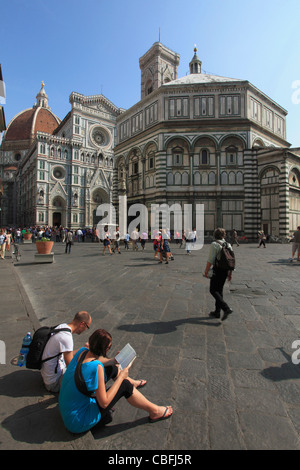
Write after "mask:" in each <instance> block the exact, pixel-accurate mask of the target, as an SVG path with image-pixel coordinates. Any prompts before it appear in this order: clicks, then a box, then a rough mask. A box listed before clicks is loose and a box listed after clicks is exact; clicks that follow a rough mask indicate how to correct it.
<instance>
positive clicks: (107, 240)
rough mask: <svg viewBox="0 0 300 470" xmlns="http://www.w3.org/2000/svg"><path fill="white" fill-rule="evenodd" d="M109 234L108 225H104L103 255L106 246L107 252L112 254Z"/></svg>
mask: <svg viewBox="0 0 300 470" xmlns="http://www.w3.org/2000/svg"><path fill="white" fill-rule="evenodd" d="M110 243H111V241H110V234H109V231H108V226H107V225H105V227H104V240H103V252H102V254H103V256H104V255H105V250H106V248H107V249H108V251H109V253H110V254H111V255H112V252H111V248H110Z"/></svg>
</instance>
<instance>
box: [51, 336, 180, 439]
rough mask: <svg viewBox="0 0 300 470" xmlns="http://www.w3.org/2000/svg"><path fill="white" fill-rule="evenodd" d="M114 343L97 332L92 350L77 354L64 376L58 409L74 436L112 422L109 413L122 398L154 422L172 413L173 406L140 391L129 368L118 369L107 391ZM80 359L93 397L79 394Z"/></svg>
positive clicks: (80, 351)
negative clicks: (107, 368) (105, 362)
mask: <svg viewBox="0 0 300 470" xmlns="http://www.w3.org/2000/svg"><path fill="white" fill-rule="evenodd" d="M111 344H112V337H111V335H110V334H109V333H108V332H107V331H105V330H102V329H98V330H96V331H95V332H94V333H93V334H92V335H91V336H90V338H89V348H88V349H87V348H81V349H80V350H79V351H78V352H77V354H76V355H75V356H74V358H73V360H72V362H71V363H70V365H69V366H68V368H67V371H66V373H65V374H64V377H63V380H62V384H61V389H60V394H59V410H60V413H61V416H62V419H63V421H64V424H65V426H66V428H67V429H68V430H69V431H70V432H72V433H82V432H86V431H88V430H89V429H92V428H95V426H96V425H97V424H99V425H100V426H101V425H104V424H107V423H108V422H110V421H111V420H112V419H111V414H110V410H111V409H112V407H113V406H114V405H115V403H117V402H118V400H119V399H120V398H121V397H125V398H126V399H127V401H128V403H129V404H130V405H132V406H133V407H135V408H139V409H142V410H144V411H147V412H148V414H149V416H148V419H149V421H150V422H151V423H155V422H157V421H161V420H162V419H167V418H170V416H171V415H172V413H173V409H172V407H171V406H158V405H156V404H154V403H152V402H150V401H149V400H148V399H147V398H145V397H144V395H142V394H141V393H140V391H139V390H138V389H137V388H138V387H139V386H140V384H142V382H143V381H139V380H133V379H131V378H130V377H129V368H128V367H127V368H125V369H122V370H119V369H118V371H117V375H116V376H114V377H112V378H114V383H113V385H112V386H111V387H110V388H108V389H107V388H106V382H107V381H108V379H109V378H110V377H108V376H107V373H105V372H104V365H103V359H105V358H106V356H107V353H108V351H109V349H110V347H111ZM78 360H80V362H81V361H82V365H81V372H82V374H81V375H82V379H83V382H84V384H85V388H87V389H88V391H91V392H94V396H93V397H90V396H87V395H85V394H83V393H81V392H79V389H78V388H77V385H76V382H77V380H76V381H75V371H76V367H77V365H78ZM76 377H77V375H76ZM144 382H145V381H144ZM144 385H145V383H144Z"/></svg>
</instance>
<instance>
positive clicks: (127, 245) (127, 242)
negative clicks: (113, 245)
mask: <svg viewBox="0 0 300 470" xmlns="http://www.w3.org/2000/svg"><path fill="white" fill-rule="evenodd" d="M129 240H130V235H129V233H128V232H126V234H125V237H124V245H125V249H126V250H129Z"/></svg>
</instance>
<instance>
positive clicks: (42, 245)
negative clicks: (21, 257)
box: [35, 237, 54, 255]
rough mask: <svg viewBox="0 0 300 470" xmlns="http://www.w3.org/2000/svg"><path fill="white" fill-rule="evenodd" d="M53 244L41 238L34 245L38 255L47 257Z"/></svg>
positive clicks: (47, 239)
mask: <svg viewBox="0 0 300 470" xmlns="http://www.w3.org/2000/svg"><path fill="white" fill-rule="evenodd" d="M53 244H54V242H52V241H51V240H50V238H46V237H42V238H41V239H40V240H37V241H36V243H35V245H36V249H37V251H38V253H39V255H49V254H50V253H51V250H52V247H53Z"/></svg>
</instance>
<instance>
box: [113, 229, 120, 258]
mask: <svg viewBox="0 0 300 470" xmlns="http://www.w3.org/2000/svg"><path fill="white" fill-rule="evenodd" d="M113 251H114V253H115V251H117V252H118V253H119V255H120V254H121V252H120V230H119V227H116V231H115V233H114V248H113Z"/></svg>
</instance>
